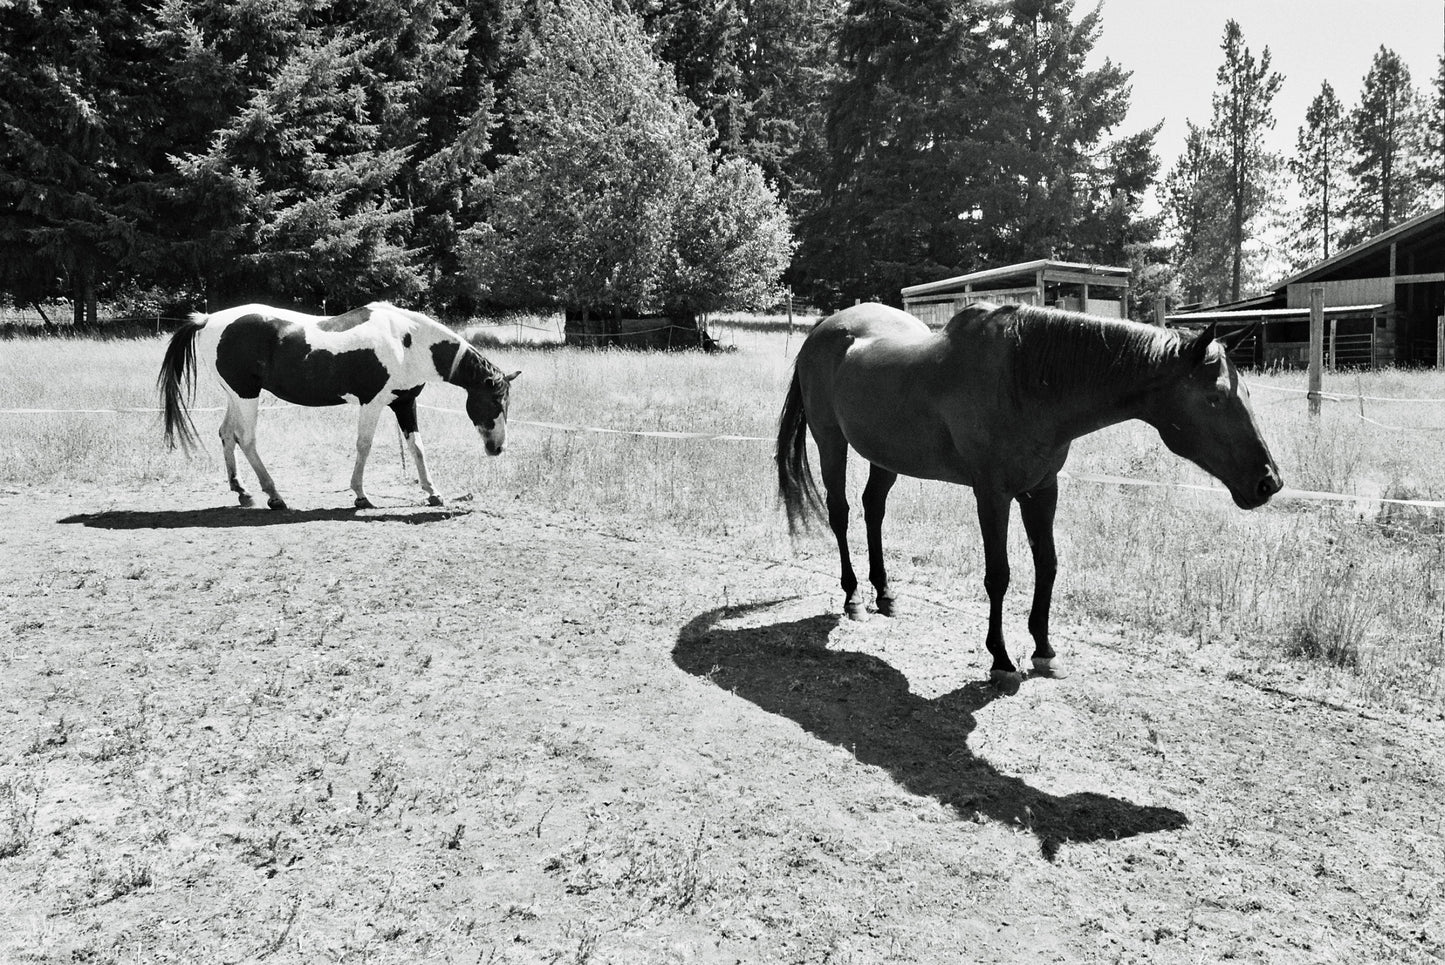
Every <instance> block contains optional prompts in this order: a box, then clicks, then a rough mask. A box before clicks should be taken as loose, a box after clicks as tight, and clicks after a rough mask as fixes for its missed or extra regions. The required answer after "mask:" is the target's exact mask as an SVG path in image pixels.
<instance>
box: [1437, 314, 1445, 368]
mask: <svg viewBox="0 0 1445 965" xmlns="http://www.w3.org/2000/svg"><path fill="white" fill-rule="evenodd" d="M1435 367H1436V368H1437V369H1445V315H1440V316H1438V317H1437V318H1436V319H1435Z"/></svg>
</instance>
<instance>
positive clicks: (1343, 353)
mask: <svg viewBox="0 0 1445 965" xmlns="http://www.w3.org/2000/svg"><path fill="white" fill-rule="evenodd" d="M1315 287H1318V288H1320V289H1322V290H1323V294H1324V309H1325V312H1324V314H1325V361H1326V362H1327V363H1328V364H1330V365H1337V366H1359V367H1369V368H1376V367H1379V366H1383V365H1431V366H1433V365H1440V364H1441V359H1442V355H1445V352H1442V349H1445V341H1442V339H1441V332H1442V331H1445V207H1442V208H1436V209H1435V210H1433V211H1427V212H1425V213H1424V214H1421V215H1419V216H1417V217H1414V218H1411V219H1410V220H1409V221H1406V222H1404V223H1403V224H1399V225H1396V226H1395V227H1394V228H1391V229H1390V230H1389V231H1384V232H1381V233H1380V234H1378V235H1375V236H1374V237H1373V238H1370V239H1368V240H1366V241H1363V242H1361V243H1360V244H1358V245H1355V246H1354V247H1352V248H1347V249H1346V250H1344V251H1342V252H1339V253H1338V254H1335V255H1334V256H1332V257H1330V258H1327V259H1325V260H1324V261H1322V262H1320V263H1319V264H1317V265H1313V266H1311V267H1310V268H1307V269H1305V270H1304V271H1301V272H1297V273H1296V274H1293V275H1291V276H1289V277H1288V278H1286V279H1284V280H1283V281H1281V282H1280V283H1279V284H1277V285H1275V286H1274V288H1273V289H1272V290H1271V291H1270V292H1269V293H1267V294H1265V295H1261V296H1259V297H1257V298H1251V299H1246V300H1244V301H1239V302H1234V303H1231V304H1227V305H1215V306H1212V307H1210V308H1203V309H1197V310H1192V311H1186V312H1178V313H1176V314H1174V315H1171V316H1169V317H1168V318H1167V319H1166V320H1165V323H1166V324H1167V325H1169V326H1171V327H1175V328H1191V329H1197V328H1203V327H1204V326H1206V325H1208V324H1211V323H1213V324H1215V325H1217V326H1218V328H1219V330H1220V332H1221V333H1225V332H1230V331H1233V330H1235V329H1238V328H1240V327H1242V326H1246V325H1253V324H1254V323H1255V322H1261V323H1263V324H1262V325H1261V326H1260V334H1259V335H1258V336H1256V337H1255V338H1253V339H1251V340H1249V342H1247V343H1245V344H1243V345H1241V346H1239V349H1238V350H1237V352H1236V355H1237V357H1238V361H1242V362H1244V363H1245V364H1254V365H1260V366H1269V365H1283V366H1286V367H1292V366H1303V365H1305V364H1306V362H1307V360H1308V353H1309V338H1310V335H1309V325H1310V318H1309V304H1310V294H1309V293H1310V289H1311V288H1315ZM1331 346H1333V349H1332V348H1331Z"/></svg>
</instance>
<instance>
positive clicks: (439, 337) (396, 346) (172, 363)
mask: <svg viewBox="0 0 1445 965" xmlns="http://www.w3.org/2000/svg"><path fill="white" fill-rule="evenodd" d="M197 355H199V356H200V357H201V358H202V359H203V360H204V362H205V365H206V368H208V369H210V370H211V371H214V372H215V374H216V377H217V380H218V381H219V382H220V384H221V387H222V389H224V390H225V393H226V415H225V418H223V419H222V420H221V430H220V434H221V450H222V452H223V453H224V454H225V457H226V473H227V476H228V477H229V479H230V484H231V490H232V491H233V492H235V493H236V494H237V495H238V496H239V498H240V502H241V505H242V506H250V505H251V503H252V500H251V495H250V493H248V492H246V490H245V488H244V487H243V486H242V485H241V482H240V480H239V479H237V477H236V446H238V445H239V446H240V447H241V451H242V452H244V453H245V454H246V459H247V461H249V462H250V463H251V468H252V469H253V470H254V471H255V473H256V478H257V480H259V481H260V483H261V488H262V489H263V490H265V492H266V495H267V496H268V497H269V499H268V500H267V505H268V506H270V507H271V508H272V509H285V508H286V501H285V500H283V499H282V498H281V494H280V493H279V492H278V491H277V490H276V484H275V482H273V481H272V479H271V474H270V473H269V472H267V471H266V466H265V465H264V464H263V463H262V462H261V456H260V455H259V453H257V451H256V415H257V411H258V409H259V408H260V400H261V390H262V389H265V390H266V391H268V392H270V393H272V394H273V395H275V396H276V397H277V398H279V399H283V400H285V401H287V402H291V403H294V404H296V405H304V406H324V405H342V404H344V403H348V402H352V403H356V404H358V405H360V407H361V418H360V420H359V422H358V424H357V429H356V466H355V468H354V469H353V470H352V473H351V489H352V491H353V492H354V493H355V494H356V508H357V509H370V508H372V503H371V500H370V499H368V498H367V496H366V491H365V489H363V488H362V474H363V473H364V471H365V469H366V457H367V455H368V454H370V452H371V440H372V436H373V435H374V434H375V432H376V423H377V420H378V419H379V418H380V417H381V410H382V409H383V408H386V407H390V409H391V410H392V412H394V413H395V414H396V421H397V424H398V425H399V426H400V427H401V431H402V434H403V435H404V436H405V438H406V442H407V446H408V447H409V448H410V450H411V455H412V459H413V460H414V461H415V463H416V468H417V476H418V478H419V481H420V482H421V487H422V489H423V490H424V491H425V492H426V496H427V503H428V504H429V505H432V506H441V505H443V500H442V497H441V496H440V495H438V493H437V491H436V489H435V488H434V487H433V486H432V481H431V476H430V474H429V473H428V472H427V466H426V454H425V453H424V452H423V450H422V445H421V437H420V436H419V435H418V433H417V418H416V400H417V396H418V395H419V394H420V393H421V390H422V387H423V386H424V385H425V384H426V383H428V382H450V383H451V384H452V385H456V386H460V387H461V388H463V389H466V392H467V404H466V411H467V415H468V416H469V417H470V418H471V420H472V422H473V424H475V425H476V427H477V430H478V431H479V432H480V433H481V436H482V442H483V444H484V445H485V446H486V450H487V452H488V453H489V454H491V455H494V456H495V455H498V454H499V453H501V451H502V448H503V447H504V446H505V445H506V441H507V405H508V396H509V393H510V389H511V382H512V380H513V379H515V378H516V377H517V376H518V375H520V374H521V373H519V372H513V373H511V374H510V375H504V374H503V373H502V371H501V369H499V368H497V367H496V366H495V365H493V364H492V363H491V362H489V361H487V360H486V359H485V358H483V357H482V355H481V354H480V353H479V352H477V350H476V349H474V348H472V346H471V345H469V344H468V343H467V342H466V341H465V340H464V339H462V337H461V336H459V335H457V334H456V333H455V332H453V331H452V330H451V329H449V328H447V327H446V326H444V325H442V324H441V323H440V322H437V321H434V320H433V319H430V318H428V317H427V316H425V315H422V314H420V313H419V312H411V311H407V310H405V309H401V308H397V307H396V306H394V305H389V304H387V303H385V302H372V303H371V304H370V305H367V306H365V307H364V308H358V309H354V310H353V311H349V312H347V313H346V314H344V315H335V316H329V317H327V316H320V315H305V314H302V313H301V312H293V311H288V310H286V309H284V308H271V307H269V306H267V305H242V306H240V307H238V308H228V309H226V310H225V311H220V312H213V313H211V314H210V315H202V314H199V313H198V314H196V315H193V316H192V317H191V320H190V321H189V322H187V323H186V324H185V325H182V326H181V327H180V329H178V330H177V331H176V333H175V334H174V335H172V336H171V340H170V344H169V345H168V346H167V347H166V353H165V359H164V361H163V362H162V363H161V371H160V376H159V378H158V379H157V383H158V385H159V388H160V392H161V398H162V402H163V406H164V411H165V437H166V441H167V442H168V443H170V445H171V446H172V447H174V446H175V444H176V439H177V438H179V439H180V442H181V445H182V446H183V447H184V448H186V449H187V450H189V449H191V448H192V447H193V446H194V445H195V444H196V443H197V441H198V440H197V436H196V428H195V424H194V423H193V422H192V421H191V416H190V411H189V407H190V403H191V401H192V400H193V399H194V397H195V385H196V356H197Z"/></svg>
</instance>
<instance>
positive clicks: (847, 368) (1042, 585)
mask: <svg viewBox="0 0 1445 965" xmlns="http://www.w3.org/2000/svg"><path fill="white" fill-rule="evenodd" d="M1244 334H1245V333H1244V332H1240V333H1238V334H1236V335H1232V336H1230V338H1229V339H1228V340H1227V344H1226V343H1221V342H1216V341H1215V339H1214V329H1213V328H1212V327H1211V328H1210V329H1209V330H1208V331H1206V332H1203V333H1201V334H1199V335H1197V336H1190V335H1187V334H1181V333H1178V332H1174V331H1169V330H1165V329H1161V328H1155V327H1153V326H1149V325H1142V324H1138V323H1135V322H1125V321H1114V320H1109V319H1103V318H1096V317H1092V316H1088V315H1079V314H1075V313H1072V312H1064V311H1060V310H1057V309H1050V308H1033V307H1018V306H1009V307H998V306H995V305H988V304H978V305H972V306H970V307H968V308H966V309H964V310H963V311H961V312H959V313H958V314H957V315H955V316H954V317H953V319H952V320H951V321H950V322H949V323H948V325H947V326H945V327H944V328H943V330H942V331H940V332H938V333H937V334H934V333H933V332H931V331H930V330H929V329H928V327H927V326H925V325H924V324H923V323H922V322H920V321H918V319H916V318H914V317H913V316H912V315H909V314H907V313H905V312H901V311H898V310H897V309H894V308H889V307H888V306H886V305H877V304H864V305H856V306H854V307H852V308H849V309H846V310H844V311H841V312H839V313H837V314H836V315H833V316H831V317H830V318H826V319H824V320H823V321H821V322H819V323H818V325H817V326H816V327H815V328H814V329H813V330H812V332H810V333H809V335H808V337H807V339H806V340H805V341H804V343H803V346H802V348H801V349H800V350H799V351H798V357H797V361H796V362H795V364H794V370H793V381H792V385H791V386H790V387H789V389H788V396H787V400H786V402H785V403H784V405H783V413H782V419H781V422H780V424H779V426H778V448H777V463H778V486H779V489H780V491H781V493H782V498H783V504H784V506H785V508H786V509H787V513H788V522H789V526H790V528H792V529H793V531H794V532H796V531H797V529H798V526H799V524H800V523H802V522H804V521H805V520H806V518H807V517H808V515H809V514H810V513H812V514H821V511H822V508H823V507H822V506H821V505H820V503H821V500H820V499H819V496H818V490H817V487H816V485H815V484H814V482H813V476H812V472H811V470H810V469H809V466H808V450H807V433H808V432H809V431H810V430H811V432H812V436H813V440H814V442H815V443H816V444H817V446H818V459H819V463H820V467H819V468H820V471H821V474H822V477H823V487H824V489H825V490H826V493H827V503H826V508H827V518H828V523H829V526H830V527H831V528H832V530H833V535H834V536H835V537H836V538H837V541H838V554H839V556H840V557H841V560H842V583H843V592H844V594H846V599H845V601H844V609H845V610H846V612H847V614H848V615H849V616H850V617H852V618H854V619H861V617H862V615H863V602H862V599H861V598H860V596H859V593H858V579H857V577H856V576H855V575H854V573H853V566H852V563H851V561H850V559H849V556H848V536H847V531H848V501H847V498H846V496H845V493H844V485H845V482H846V480H845V475H846V472H847V456H848V447H849V446H850V445H851V446H852V447H853V448H854V449H855V450H857V452H858V453H859V454H860V455H862V456H863V458H865V459H867V460H868V462H869V463H871V464H872V466H871V469H870V471H869V474H868V482H867V485H866V486H865V487H864V489H863V519H864V524H865V526H866V529H867V535H868V579H869V582H871V583H872V584H873V586H874V589H875V591H876V593H877V606H878V610H879V612H880V613H883V614H885V615H889V616H891V615H893V613H894V611H895V608H896V601H895V599H894V596H893V593H892V591H891V590H890V589H889V586H888V575H887V572H886V570H885V569H884V565H883V539H882V524H883V512H884V505H885V504H886V502H887V500H888V491H889V489H890V488H892V486H893V483H894V481H895V480H896V479H897V478H898V475H899V474H900V473H901V474H903V475H906V476H916V477H919V478H922V479H940V480H943V481H945V482H952V483H958V484H960V485H964V486H971V487H972V488H973V491H974V496H975V498H976V499H977V502H978V520H979V525H980V527H981V529H982V531H983V554H984V588H985V590H986V591H987V593H988V600H989V617H988V636H987V638H986V640H985V643H986V645H987V647H988V652H989V654H990V655H992V657H993V667H992V670H991V676H992V678H993V679H994V680H995V681H996V682H998V683H999V684H1000V685H1001V686H1003V687H1005V688H1006V689H1013V688H1016V687H1017V685H1018V681H1019V680H1020V679H1021V677H1020V674H1019V673H1018V670H1017V668H1016V667H1015V666H1014V664H1013V662H1012V661H1011V660H1010V659H1009V656H1008V651H1007V650H1006V649H1005V646H1004V639H1003V626H1002V618H1003V599H1004V594H1005V593H1006V592H1007V590H1008V584H1009V562H1008V543H1007V537H1008V525H1009V504H1010V502H1011V501H1013V500H1017V501H1018V504H1019V513H1020V516H1021V517H1022V519H1023V525H1024V531H1025V532H1026V533H1027V534H1028V538H1029V545H1030V546H1031V547H1032V550H1033V557H1034V568H1035V573H1036V580H1035V586H1034V599H1033V606H1032V609H1031V610H1030V611H1029V623H1028V626H1029V633H1030V634H1031V635H1032V636H1033V638H1034V644H1035V649H1034V654H1033V666H1034V672H1035V673H1037V674H1040V675H1055V676H1057V675H1059V668H1058V666H1057V662H1056V660H1057V658H1056V656H1055V653H1054V648H1053V647H1052V646H1051V645H1050V643H1049V605H1050V601H1051V598H1052V595H1053V586H1054V576H1055V573H1056V571H1057V567H1058V563H1057V557H1056V555H1055V552H1054V511H1055V508H1056V507H1057V505H1058V473H1059V470H1060V469H1062V468H1063V465H1064V460H1065V459H1066V458H1067V457H1068V454H1069V445H1070V443H1072V442H1073V440H1075V439H1077V438H1079V437H1080V436H1082V435H1085V434H1087V433H1090V432H1093V431H1095V430H1096V429H1102V428H1104V427H1105V426H1109V425H1113V424H1115V423H1118V422H1123V421H1126V420H1128V419H1142V420H1143V421H1145V422H1147V423H1149V424H1150V425H1152V426H1153V427H1154V428H1155V429H1157V430H1158V431H1159V435H1160V437H1161V438H1162V439H1163V440H1164V444H1165V445H1166V446H1168V447H1169V449H1171V450H1172V451H1173V452H1175V453H1177V454H1178V455H1181V456H1183V457H1184V458H1186V459H1188V460H1190V461H1191V462H1194V463H1195V464H1197V465H1198V466H1200V467H1201V468H1203V469H1204V470H1205V471H1206V472H1208V473H1210V474H1211V475H1213V476H1215V477H1216V478H1217V479H1219V480H1220V481H1221V482H1222V483H1224V485H1225V486H1226V487H1228V489H1229V493H1230V495H1231V496H1232V497H1233V498H1234V501H1235V503H1237V504H1238V505H1239V506H1240V507H1241V508H1244V509H1254V508H1256V507H1258V506H1262V505H1264V503H1266V502H1267V501H1268V500H1269V498H1270V497H1271V496H1273V495H1274V494H1275V493H1276V492H1278V491H1279V490H1280V488H1281V486H1282V485H1283V484H1282V483H1281V482H1280V477H1279V470H1278V468H1277V467H1276V466H1275V463H1274V459H1273V458H1272V457H1271V456H1270V453H1269V448H1268V447H1267V446H1266V445H1265V443H1264V440H1263V439H1262V438H1261V437H1260V434H1259V430H1258V429H1257V428H1256V427H1255V424H1254V417H1253V415H1252V414H1251V412H1250V408H1249V396H1248V392H1247V391H1246V389H1245V387H1244V385H1243V384H1241V382H1240V380H1239V375H1238V373H1237V372H1236V371H1235V368H1234V366H1233V365H1232V364H1231V363H1230V361H1229V358H1228V356H1227V354H1226V350H1227V349H1228V348H1230V347H1231V346H1232V344H1233V343H1234V341H1235V340H1236V339H1238V338H1242V337H1243V336H1244Z"/></svg>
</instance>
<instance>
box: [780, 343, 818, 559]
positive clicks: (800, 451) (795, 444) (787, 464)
mask: <svg viewBox="0 0 1445 965" xmlns="http://www.w3.org/2000/svg"><path fill="white" fill-rule="evenodd" d="M776 458H777V461H778V494H779V495H780V496H781V497H782V500H783V508H784V509H786V510H787V512H788V531H789V532H790V533H797V532H798V530H799V529H805V528H806V527H807V524H808V522H809V521H810V520H811V519H813V518H820V517H821V516H822V514H823V500H822V498H821V497H819V495H818V484H817V483H816V482H814V481H813V470H812V469H811V468H810V467H809V465H808V413H807V412H806V411H805V410H804V408H803V387H802V386H801V385H800V384H799V383H798V373H797V371H796V370H794V372H793V382H792V384H791V385H790V386H788V397H787V399H786V400H785V401H784V402H783V415H782V418H780V419H779V420H778V451H777V456H776Z"/></svg>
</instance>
